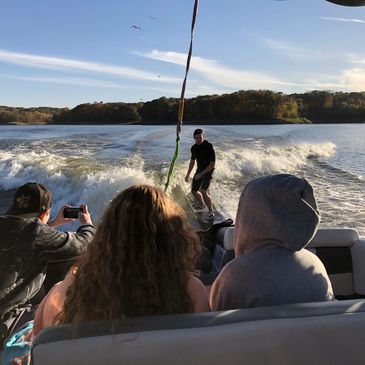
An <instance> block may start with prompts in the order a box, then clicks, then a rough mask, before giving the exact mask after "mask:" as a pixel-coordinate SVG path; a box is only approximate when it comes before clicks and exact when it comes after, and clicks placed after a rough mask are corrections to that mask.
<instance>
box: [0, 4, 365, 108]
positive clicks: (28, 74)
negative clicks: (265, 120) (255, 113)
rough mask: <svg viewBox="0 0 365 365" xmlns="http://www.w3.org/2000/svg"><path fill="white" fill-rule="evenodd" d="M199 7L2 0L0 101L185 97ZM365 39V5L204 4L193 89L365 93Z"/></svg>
mask: <svg viewBox="0 0 365 365" xmlns="http://www.w3.org/2000/svg"><path fill="white" fill-rule="evenodd" d="M193 3H194V2H193V0H133V1H126V0H124V1H123V0H103V1H101V0H87V1H86V0H62V1H55V0H37V1H29V0H12V1H3V2H2V4H1V13H0V105H9V106H24V107H29V106H55V107H64V106H68V107H74V106H76V105H78V104H81V103H86V102H91V103H92V102H94V101H103V102H115V101H124V102H138V101H148V100H152V99H155V98H158V97H161V96H167V97H170V96H171V97H177V96H179V95H180V89H181V83H182V79H183V76H184V67H185V61H186V53H187V50H188V46H189V39H190V34H189V32H190V24H191V15H192V10H193ZM133 25H136V26H139V27H141V29H142V30H139V29H133V28H131V27H132V26H133ZM364 39H365V7H343V6H337V5H334V4H331V3H329V2H327V1H325V0H284V1H279V0H200V2H199V14H198V19H197V24H196V31H195V39H194V49H193V59H192V63H191V71H190V74H189V79H188V84H187V92H186V96H187V97H192V96H197V95H206V94H221V93H229V92H233V91H237V90H247V89H271V90H275V91H282V92H285V93H290V92H305V91H309V90H314V89H317V90H342V91H364V90H365V41H364Z"/></svg>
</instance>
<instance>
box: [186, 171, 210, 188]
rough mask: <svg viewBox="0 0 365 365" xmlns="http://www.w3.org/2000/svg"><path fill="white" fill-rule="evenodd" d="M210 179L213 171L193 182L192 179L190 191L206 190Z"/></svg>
mask: <svg viewBox="0 0 365 365" xmlns="http://www.w3.org/2000/svg"><path fill="white" fill-rule="evenodd" d="M198 173H199V171H197V172H196V173H195V175H196V174H198ZM195 175H194V177H195ZM212 177H213V171H209V172H207V173H206V174H204V175H203V176H202V177H201V178H200V179H198V180H195V179H194V178H193V183H192V186H191V191H198V190H199V189H203V190H208V188H209V185H210V181H211V180H212Z"/></svg>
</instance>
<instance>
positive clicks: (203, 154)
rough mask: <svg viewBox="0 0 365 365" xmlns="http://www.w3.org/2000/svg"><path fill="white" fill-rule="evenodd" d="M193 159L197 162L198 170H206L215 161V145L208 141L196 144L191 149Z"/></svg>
mask: <svg viewBox="0 0 365 365" xmlns="http://www.w3.org/2000/svg"><path fill="white" fill-rule="evenodd" d="M191 159H192V160H196V162H197V164H198V170H197V171H202V170H204V169H205V168H206V167H207V166H208V165H209V164H210V163H211V162H214V161H215V152H214V148H213V145H212V144H211V143H209V142H208V141H207V140H204V141H203V142H202V143H201V144H197V143H195V144H194V145H193V146H192V147H191Z"/></svg>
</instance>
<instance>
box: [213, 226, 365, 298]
mask: <svg viewBox="0 0 365 365" xmlns="http://www.w3.org/2000/svg"><path fill="white" fill-rule="evenodd" d="M307 249H309V250H310V251H312V252H314V253H315V254H316V255H317V256H318V257H319V258H320V259H321V260H322V262H323V264H324V266H325V267H326V270H327V272H328V275H329V277H330V279H331V283H332V286H333V290H334V293H335V295H336V298H338V299H351V298H361V297H365V265H364V262H365V240H362V239H360V237H359V235H358V233H357V231H356V230H354V229H350V228H320V229H319V230H318V231H317V233H316V235H315V236H314V237H313V239H312V240H311V241H310V243H309V244H308V246H307ZM233 258H234V227H228V228H225V229H224V230H220V231H219V232H218V234H217V244H216V246H215V249H214V253H213V270H215V271H216V273H217V274H216V275H215V277H216V276H217V275H218V273H219V272H220V271H221V270H222V268H223V267H224V265H226V264H227V263H228V262H229V261H230V260H232V259H233ZM210 284H211V283H210Z"/></svg>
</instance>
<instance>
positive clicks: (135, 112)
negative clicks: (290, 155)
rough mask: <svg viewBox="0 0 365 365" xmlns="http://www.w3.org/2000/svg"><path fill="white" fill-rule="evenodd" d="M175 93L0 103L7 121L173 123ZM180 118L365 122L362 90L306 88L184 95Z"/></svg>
mask: <svg viewBox="0 0 365 365" xmlns="http://www.w3.org/2000/svg"><path fill="white" fill-rule="evenodd" d="M178 110H179V99H178V98H167V97H161V98H159V99H155V100H152V101H147V102H138V103H124V102H114V103H107V102H106V103H104V102H94V103H86V104H80V105H78V106H76V107H75V108H72V109H69V108H47V107H37V108H17V107H7V106H0V124H7V125H9V124H10V125H14V124H15V125H28V124H29V125H37V124H38V125H39V124H40V125H42V124H43V125H44V124H45V125H52V124H56V125H90V124H92V125H114V124H132V125H174V124H176V122H177V116H178ZM183 119H184V124H194V125H196V124H207V125H272V124H339V123H365V92H346V93H345V92H332V91H316V90H315V91H311V92H307V93H303V94H288V95H286V94H283V93H281V92H274V91H271V90H246V91H244V90H240V91H237V92H234V93H231V94H222V95H203V96H197V97H195V98H190V99H185V106H184V118H183Z"/></svg>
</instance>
